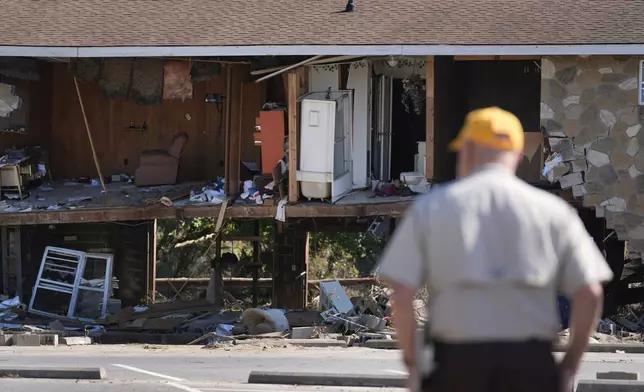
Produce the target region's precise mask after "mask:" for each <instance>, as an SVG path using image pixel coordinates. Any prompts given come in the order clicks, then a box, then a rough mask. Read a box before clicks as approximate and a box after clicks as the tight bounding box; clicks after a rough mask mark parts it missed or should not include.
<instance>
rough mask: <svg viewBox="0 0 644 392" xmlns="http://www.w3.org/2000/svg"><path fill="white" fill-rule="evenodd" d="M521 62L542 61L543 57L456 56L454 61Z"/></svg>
mask: <svg viewBox="0 0 644 392" xmlns="http://www.w3.org/2000/svg"><path fill="white" fill-rule="evenodd" d="M499 60H503V61H520V60H541V56H509V55H504V56H454V61H499Z"/></svg>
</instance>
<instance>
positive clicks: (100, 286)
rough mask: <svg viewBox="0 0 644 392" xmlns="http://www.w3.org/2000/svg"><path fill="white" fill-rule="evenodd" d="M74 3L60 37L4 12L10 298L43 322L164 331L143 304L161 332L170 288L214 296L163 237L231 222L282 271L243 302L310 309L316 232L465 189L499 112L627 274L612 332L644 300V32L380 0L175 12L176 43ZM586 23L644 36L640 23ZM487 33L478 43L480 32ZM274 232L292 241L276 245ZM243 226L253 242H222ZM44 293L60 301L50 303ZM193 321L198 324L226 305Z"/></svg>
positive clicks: (144, 24) (1, 132)
mask: <svg viewBox="0 0 644 392" xmlns="http://www.w3.org/2000/svg"><path fill="white" fill-rule="evenodd" d="M76 3H79V4H80V5H82V6H79V4H76V5H75V6H74V9H73V11H72V9H71V5H66V3H65V4H63V5H56V4H49V3H44V4H40V5H39V8H40V9H41V12H42V13H43V15H45V14H46V15H49V18H48V19H47V20H43V19H41V18H39V17H36V16H34V13H33V12H32V10H31V7H32V5H31V4H30V3H29V2H21V1H17V0H11V1H5V2H4V4H3V7H4V10H5V12H7V13H8V14H11V15H15V18H12V19H11V20H9V21H7V22H6V23H5V24H4V25H3V26H2V27H0V32H2V35H0V37H1V38H0V194H1V196H2V198H1V200H0V227H1V228H0V230H1V240H2V242H1V243H0V250H1V251H2V253H1V256H2V264H1V266H0V268H1V269H0V272H1V274H2V279H1V280H0V288H1V290H0V291H1V294H2V295H4V296H7V297H12V298H13V297H19V298H20V299H21V302H22V303H24V304H25V306H27V307H28V308H29V309H28V310H31V312H32V313H34V310H35V311H36V312H35V314H40V315H48V316H51V317H54V318H58V319H61V320H69V319H70V318H74V317H80V316H79V314H78V312H77V311H76V310H77V308H78V306H77V305H78V304H81V305H82V302H83V300H82V298H81V297H83V295H81V294H86V297H87V298H90V297H91V296H92V295H94V298H95V299H94V300H93V302H91V307H93V309H94V310H96V309H99V314H98V315H97V314H89V313H88V317H84V318H87V319H93V320H96V319H101V318H103V319H104V318H105V314H110V315H112V316H114V315H115V314H121V315H122V320H120V321H121V322H116V324H122V322H123V321H124V320H125V321H127V322H129V323H135V324H137V325H138V324H141V325H140V326H139V327H138V328H139V329H142V330H149V329H151V328H152V327H149V326H148V327H149V328H148V329H146V328H144V325H145V320H144V321H136V320H141V319H143V317H138V316H137V315H136V314H135V313H136V312H134V309H135V308H136V307H137V306H143V305H146V306H150V308H149V309H148V310H147V312H148V313H147V314H148V316H149V319H152V318H155V317H157V318H160V317H165V316H167V315H168V314H171V313H172V312H175V313H176V312H178V311H179V310H181V309H180V308H176V309H175V308H172V305H167V306H166V305H165V304H164V306H166V308H163V307H162V306H161V305H159V304H157V305H156V306H157V308H156V309H155V308H152V304H154V303H155V302H156V295H157V292H158V291H159V288H158V287H157V285H164V288H165V289H167V288H168V287H170V286H172V285H173V284H178V285H180V286H183V285H185V284H190V285H202V286H207V284H208V283H209V282H210V279H205V278H199V279H202V280H201V281H200V280H198V279H193V278H191V277H181V276H177V277H173V278H167V279H158V277H157V271H156V266H157V262H158V260H157V251H156V246H157V237H156V236H157V225H158V222H159V221H160V220H164V219H177V220H181V219H189V218H212V219H213V220H215V221H216V222H217V224H216V227H217V229H216V230H215V232H214V233H210V234H211V235H212V238H213V243H215V244H218V245H215V246H216V252H217V257H219V256H221V242H222V241H235V240H237V241H246V242H249V243H253V244H255V245H256V246H255V247H254V254H253V263H254V265H256V266H257V265H266V261H265V258H262V257H260V255H259V246H258V244H259V243H260V242H261V241H264V242H265V243H266V242H269V244H268V245H269V246H270V248H271V257H270V259H271V261H270V264H271V265H270V270H271V272H272V275H271V278H265V279H268V280H261V279H260V278H258V277H257V275H256V274H252V273H249V276H248V277H247V279H249V280H250V282H251V283H249V284H252V285H253V287H265V288H268V289H270V290H271V293H272V294H271V296H272V301H271V305H272V306H273V307H274V308H278V309H301V308H304V307H306V305H307V303H308V302H309V300H310V298H308V297H309V283H310V282H309V278H308V275H307V269H308V265H307V263H308V247H309V235H308V233H310V232H315V231H336V232H337V231H369V232H371V233H373V234H374V235H376V236H379V237H386V236H388V235H390V234H391V233H392V232H393V230H395V224H396V220H397V219H400V217H402V216H403V215H404V212H405V210H406V208H407V207H408V206H409V205H410V204H411V203H412V202H413V200H414V199H415V198H416V197H418V196H419V195H422V194H424V193H427V192H430V191H431V187H432V186H433V185H435V184H440V183H443V182H447V181H450V180H452V179H454V177H455V169H454V166H455V156H454V154H453V153H451V152H448V149H447V145H448V144H449V142H450V141H451V140H452V139H453V138H454V137H455V136H456V134H457V132H458V131H459V128H460V126H461V124H462V122H463V119H464V117H465V115H466V114H467V113H468V112H469V111H471V110H473V109H477V108H481V107H486V106H500V107H502V108H504V109H506V110H509V111H511V112H513V113H515V114H516V115H517V116H518V117H519V119H520V120H521V122H522V124H523V127H524V129H525V136H526V145H525V149H524V158H523V161H522V162H521V164H520V167H519V170H518V174H519V176H520V177H521V178H522V179H524V180H525V181H526V182H528V183H530V184H532V185H534V186H537V187H539V188H542V189H544V190H547V191H549V192H552V193H554V194H557V195H559V196H560V197H562V198H564V199H565V200H567V201H568V202H569V203H570V204H571V205H573V206H575V208H577V209H578V211H579V214H580V216H581V217H582V219H583V220H584V222H585V224H586V226H587V228H588V230H589V232H590V234H591V235H592V236H593V238H594V239H595V241H596V243H597V244H598V245H599V247H600V248H601V249H602V250H603V251H604V252H605V254H606V256H607V259H608V260H609V262H610V264H611V267H612V268H613V270H614V272H615V273H616V278H615V280H614V281H613V282H611V283H610V284H609V289H608V290H607V293H608V300H607V302H606V303H607V312H613V311H614V310H615V309H616V308H617V307H618V306H619V305H621V304H625V303H637V302H642V301H643V300H644V297H643V294H642V292H641V290H642V288H641V287H640V284H641V282H642V281H644V278H643V277H642V275H641V272H640V270H641V269H640V266H641V260H642V256H641V255H642V252H644V209H642V206H644V200H642V198H641V196H640V193H641V191H642V190H644V187H643V184H644V174H643V173H644V160H642V157H644V139H642V137H643V136H642V135H644V133H643V132H642V130H641V125H642V124H641V122H642V114H641V113H642V105H644V91H643V89H644V75H643V74H644V70H643V69H644V68H643V63H642V60H643V59H644V58H641V56H640V55H641V54H642V53H644V46H643V45H641V44H640V42H642V41H643V40H644V36H643V33H642V32H641V31H639V30H637V29H635V28H634V27H630V28H629V29H626V30H620V31H615V29H614V25H615V24H614V23H613V22H614V21H613V20H611V19H610V18H605V17H604V13H602V12H590V11H583V10H582V8H579V12H578V15H575V16H571V15H570V12H568V10H567V8H566V6H567V5H566V4H565V2H563V3H558V4H550V5H548V7H551V8H552V9H545V8H546V6H545V5H543V4H538V3H534V4H533V3H526V2H520V1H511V2H509V3H508V2H505V3H504V4H503V5H499V7H507V8H508V9H513V13H511V14H508V15H506V18H507V19H508V20H507V23H506V24H512V25H513V26H516V27H517V28H516V29H513V34H512V35H508V34H507V31H506V30H505V29H504V28H503V26H502V25H503V24H499V22H498V20H497V18H496V17H495V15H494V13H491V12H489V9H488V8H489V7H488V6H487V5H482V4H480V3H477V2H474V1H469V0H468V1H464V2H459V3H458V4H454V3H440V4H434V3H431V2H430V3H428V2H421V1H412V2H411V3H410V2H406V3H405V6H404V7H402V8H399V9H397V13H396V14H395V15H393V14H392V13H390V12H389V11H388V10H390V9H391V7H392V6H393V5H392V3H391V2H387V1H384V0H376V1H371V2H369V3H365V4H361V3H360V4H358V6H357V7H356V8H355V9H354V8H351V10H348V11H347V12H340V11H344V10H345V5H346V4H345V2H341V1H326V2H324V3H321V4H316V6H315V7H299V8H298V7H293V5H292V4H288V3H285V2H273V3H271V2H255V3H252V4H249V5H247V6H245V7H244V9H240V6H239V3H237V2H232V1H228V0H226V1H220V2H217V3H216V4H215V3H213V2H203V1H199V0H189V1H186V2H182V4H181V5H177V4H172V3H170V2H159V3H158V4H156V5H155V7H158V9H157V10H155V11H154V12H155V14H156V15H157V16H158V17H159V18H161V19H162V20H160V23H158V24H151V23H150V18H149V13H150V12H151V10H150V9H148V7H149V5H146V3H145V2H140V3H139V2H135V3H131V2H127V3H126V2H119V1H117V2H115V3H114V4H107V5H106V4H105V3H104V2H100V1H98V0H79V1H78V2H76ZM585 3H586V2H585ZM585 3H584V4H585ZM585 5H586V6H588V7H589V8H588V9H594V10H597V9H600V11H601V10H604V11H606V12H610V13H611V15H616V12H617V11H619V12H618V14H619V15H621V16H622V19H620V26H637V25H638V24H637V22H638V20H637V15H639V13H638V12H637V10H636V9H633V7H634V6H632V5H628V6H627V5H626V4H612V3H606V4H604V3H602V4H600V5H597V4H594V3H593V4H591V3H588V4H585ZM482 7H483V8H482ZM635 7H637V6H635ZM186 9H189V10H191V11H190V20H189V21H187V20H182V18H184V17H185V16H183V15H185V10H186ZM247 9H252V15H251V14H248V15H246V14H245V13H246V12H247ZM97 10H99V11H100V12H97ZM616 10H617V11H616ZM642 11H644V9H642ZM238 13H241V14H243V17H242V16H240V17H237V16H235V17H232V16H231V15H237V14H238ZM469 14H475V15H477V17H476V20H477V24H478V26H477V28H476V29H468V28H465V27H464V26H463V16H462V15H469ZM534 14H547V15H550V16H551V17H550V19H549V20H550V23H549V24H548V26H545V25H536V26H529V25H528V24H526V23H525V21H526V20H529V19H531V18H532V15H534ZM571 18H572V19H571ZM177 21H178V22H177ZM162 22H163V23H162ZM631 22H632V23H631ZM571 23H574V24H575V26H576V27H575V31H576V34H574V35H571V34H570V31H572V28H571V27H569V26H570V24H571ZM313 25H315V28H312V27H311V26H313ZM283 26H289V28H288V29H283ZM428 26H431V27H429V28H428ZM159 31H160V33H159ZM295 31H296V32H297V34H296V33H294V32H295ZM347 31H351V33H350V34H348V33H347ZM260 220H261V221H262V222H264V223H262V224H266V223H265V222H269V223H268V224H270V225H272V226H273V227H274V230H273V232H274V233H275V234H274V237H273V238H271V239H270V240H268V241H267V240H266V239H265V238H262V237H261V236H260V231H259V225H260V223H259V222H260ZM229 221H252V222H254V224H255V226H254V227H255V229H254V230H253V232H252V233H248V235H245V236H241V237H236V238H235V237H228V238H226V237H224V236H223V235H221V234H220V231H221V229H222V227H223V226H224V225H225V223H226V222H229ZM626 250H628V252H627V257H626V258H625V252H626ZM59 259H62V260H59ZM108 261H109V262H108ZM195 262H207V261H204V260H195ZM52 268H53V270H52ZM213 270H216V268H213ZM61 271H65V273H63V272H61ZM213 272H214V273H215V274H220V271H213ZM48 274H49V275H48ZM56 274H59V275H60V274H62V275H68V276H67V277H60V276H58V275H56ZM71 275H73V276H74V278H73V279H71V278H70V277H69V276H71ZM55 276H58V277H55ZM217 278H221V277H220V276H219V277H217ZM66 279H67V280H66ZM69 279H71V281H69ZM173 279H174V280H173ZM262 279H264V278H262ZM228 282H233V280H229V281H228ZM239 282H241V281H238V283H239ZM319 283H320V282H316V284H319ZM231 284H233V283H231ZM239 284H241V283H239ZM39 290H44V291H49V292H55V293H58V294H56V296H60V297H64V298H65V299H64V300H60V301H58V302H56V303H55V304H54V303H52V300H51V298H47V297H46V296H45V299H44V300H43V301H44V302H42V301H40V300H36V299H34V297H35V296H36V295H37V294H38V293H39ZM89 292H92V293H98V294H88V293H89ZM106 295H107V297H105V296H106ZM72 298H73V299H72ZM343 299H344V298H343ZM47 301H49V302H47ZM354 302H355V301H354ZM353 305H355V304H353ZM176 306H179V305H176ZM181 306H184V308H183V309H184V310H186V311H187V313H189V314H191V315H203V314H202V312H205V311H204V310H203V309H204V307H205V308H208V306H209V305H204V303H203V302H199V303H196V304H195V303H192V304H189V305H186V304H181ZM334 306H335V307H336V308H337V306H336V305H334ZM343 306H345V307H346V309H345V310H344V311H343V312H340V313H343V314H351V315H352V316H351V317H358V316H360V317H362V314H363V313H364V312H362V313H360V312H358V313H360V314H358V313H356V312H355V311H354V309H353V307H352V306H351V305H348V304H347V303H346V301H345V303H344V304H343ZM349 308H351V309H349ZM122 309H129V311H130V313H129V314H127V313H122V312H123V311H122ZM140 309H141V308H139V310H140ZM374 309H376V307H374ZM336 310H337V309H336ZM140 311H141V312H142V310H140ZM90 313H91V312H90ZM367 313H370V314H371V315H373V314H375V313H378V315H379V316H383V317H385V314H384V313H382V309H380V310H372V311H371V312H367ZM159 315H161V316H159ZM316 315H317V313H316ZM90 316H91V317H90ZM264 316H265V315H264ZM273 316H275V315H273ZM273 316H271V317H273ZM318 316H319V315H317V316H316V317H318ZM195 317H197V316H195ZM266 317H268V316H266ZM275 317H278V316H275ZM269 318H270V317H269ZM278 318H279V317H278ZM186 320H191V318H190V317H188V318H186ZM280 320H282V319H281V318H280ZM316 320H317V318H316ZM184 321H185V320H184ZM282 321H283V320H282ZM291 321H293V320H289V322H291ZM111 322H112V323H114V322H115V321H114V320H113V319H112V320H111ZM638 322H639V321H638ZM158 325H162V327H156V328H157V329H156V330H157V331H166V330H176V329H177V328H179V327H180V326H181V325H182V324H180V323H179V324H172V323H169V322H165V324H163V322H162V323H160V324H158ZM280 325H281V324H280ZM298 325H302V324H298ZM164 328H165V329H164Z"/></svg>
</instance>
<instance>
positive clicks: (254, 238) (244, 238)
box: [221, 235, 262, 242]
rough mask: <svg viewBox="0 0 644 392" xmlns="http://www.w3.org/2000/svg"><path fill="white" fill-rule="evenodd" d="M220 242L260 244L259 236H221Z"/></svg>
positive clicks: (260, 238) (260, 237)
mask: <svg viewBox="0 0 644 392" xmlns="http://www.w3.org/2000/svg"><path fill="white" fill-rule="evenodd" d="M221 240H222V241H247V242H262V236H261V235H222V236H221Z"/></svg>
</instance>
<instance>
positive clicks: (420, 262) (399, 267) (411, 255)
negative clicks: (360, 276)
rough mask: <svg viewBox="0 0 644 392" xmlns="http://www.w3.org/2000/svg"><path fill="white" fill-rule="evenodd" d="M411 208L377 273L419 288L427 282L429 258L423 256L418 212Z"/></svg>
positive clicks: (394, 236) (386, 248) (389, 279)
mask: <svg viewBox="0 0 644 392" xmlns="http://www.w3.org/2000/svg"><path fill="white" fill-rule="evenodd" d="M415 210H416V209H415V208H414V207H413V206H412V207H411V208H409V210H408V211H407V213H406V214H405V218H403V220H402V222H401V224H400V225H399V226H398V227H396V230H395V231H394V234H393V236H392V238H391V239H390V240H389V242H388V243H387V246H386V247H385V251H384V253H383V255H382V257H381V259H380V262H379V264H378V268H377V270H376V275H377V276H379V277H380V278H383V279H386V280H388V281H390V282H395V283H398V284H402V285H404V286H407V287H409V288H412V289H419V288H420V287H421V286H422V285H423V284H424V283H425V274H426V270H427V268H426V267H425V263H427V260H425V258H424V257H423V252H422V249H421V247H422V246H423V244H422V243H420V242H419V238H421V236H420V235H419V229H420V227H419V225H418V224H417V220H418V217H417V213H416V212H415Z"/></svg>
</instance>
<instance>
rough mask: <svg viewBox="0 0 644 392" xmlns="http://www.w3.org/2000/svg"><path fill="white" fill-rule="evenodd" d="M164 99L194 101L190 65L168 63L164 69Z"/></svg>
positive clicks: (185, 62) (185, 63)
mask: <svg viewBox="0 0 644 392" xmlns="http://www.w3.org/2000/svg"><path fill="white" fill-rule="evenodd" d="M163 99H180V100H182V101H185V100H186V99H192V81H191V80H190V63H189V62H187V61H166V62H165V65H164V67H163Z"/></svg>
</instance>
